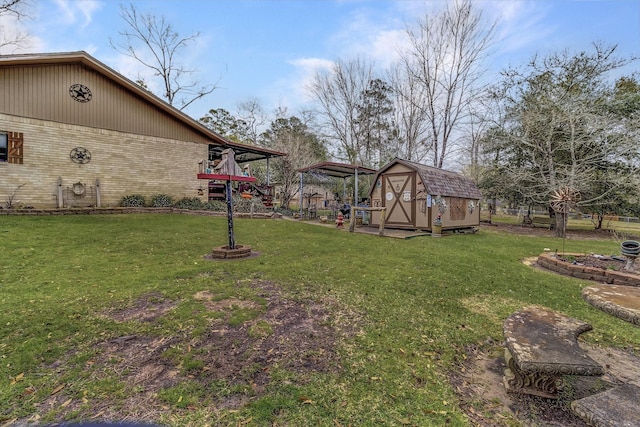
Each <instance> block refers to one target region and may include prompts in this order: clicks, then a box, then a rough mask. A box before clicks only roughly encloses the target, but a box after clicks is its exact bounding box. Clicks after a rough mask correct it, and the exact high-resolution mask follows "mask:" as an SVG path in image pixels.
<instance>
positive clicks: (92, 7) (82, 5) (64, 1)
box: [55, 0, 102, 28]
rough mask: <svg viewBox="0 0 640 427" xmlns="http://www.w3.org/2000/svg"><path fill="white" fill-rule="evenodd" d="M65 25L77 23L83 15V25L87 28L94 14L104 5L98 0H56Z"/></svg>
mask: <svg viewBox="0 0 640 427" xmlns="http://www.w3.org/2000/svg"><path fill="white" fill-rule="evenodd" d="M55 3H56V5H57V6H58V9H59V11H60V12H61V17H62V18H63V20H64V21H63V22H64V24H65V25H71V24H75V23H76V22H77V21H80V19H79V18H78V15H80V16H81V17H82V24H81V27H82V28H85V27H86V26H87V25H89V24H90V23H91V21H92V20H93V14H94V13H96V12H97V11H98V10H100V8H101V7H102V3H100V2H99V1H96V0H55ZM59 16H60V15H59Z"/></svg>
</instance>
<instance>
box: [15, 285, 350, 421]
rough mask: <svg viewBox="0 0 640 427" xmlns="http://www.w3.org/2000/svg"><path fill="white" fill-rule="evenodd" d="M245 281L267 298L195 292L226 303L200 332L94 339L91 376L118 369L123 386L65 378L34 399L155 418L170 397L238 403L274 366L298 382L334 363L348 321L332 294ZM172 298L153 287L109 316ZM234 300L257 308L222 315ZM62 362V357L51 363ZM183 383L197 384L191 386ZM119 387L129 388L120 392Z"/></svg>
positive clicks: (213, 305) (214, 307) (177, 402)
mask: <svg viewBox="0 0 640 427" xmlns="http://www.w3.org/2000/svg"><path fill="white" fill-rule="evenodd" d="M249 286H251V287H253V288H254V289H255V290H256V292H257V294H258V296H259V297H260V298H262V300H263V301H264V303H258V302H255V301H251V300H240V299H237V298H229V299H219V296H216V295H215V294H213V293H211V292H209V291H201V292H198V293H196V294H195V295H193V297H194V299H196V300H197V301H200V302H201V303H202V304H203V305H204V306H205V307H206V309H207V311H209V312H216V313H220V312H222V313H223V316H221V317H220V316H212V317H211V319H210V328H209V329H208V330H207V331H205V332H204V333H202V334H198V335H192V334H191V333H190V332H188V331H186V330H185V331H176V332H175V334H173V335H172V336H165V337H153V336H147V335H143V334H139V335H128V336H121V337H118V338H115V339H110V340H108V341H103V342H100V343H97V344H96V349H97V352H96V356H95V357H94V358H93V359H92V360H89V361H88V362H86V366H85V368H86V369H87V370H88V371H90V380H91V381H92V382H103V383H105V384H106V383H112V382H113V381H114V379H116V380H117V381H118V382H119V383H120V384H121V385H122V386H123V387H124V390H122V391H121V392H119V391H118V387H120V386H118V387H116V388H115V389H113V390H111V391H105V395H103V396H86V395H85V396H84V397H83V398H82V399H78V398H72V396H73V394H72V393H70V392H68V389H69V387H62V388H61V389H60V390H58V391H56V393H55V394H54V395H52V396H50V397H49V398H47V399H46V401H43V402H41V403H40V404H38V405H37V406H38V407H39V408H40V410H41V411H42V412H40V414H42V413H46V412H47V411H48V410H49V409H50V408H53V407H56V408H60V409H58V411H57V414H56V416H57V418H58V420H60V421H62V420H64V419H65V417H66V416H67V415H68V414H70V413H74V414H75V415H74V416H75V417H79V418H80V419H85V420H95V421H109V420H120V421H126V420H136V422H154V421H157V420H158V419H160V418H161V417H162V415H163V414H164V415H166V414H167V413H169V411H171V409H170V408H171V407H172V406H177V407H179V408H187V409H199V410H201V409H205V410H207V409H208V410H210V411H211V412H212V413H213V412H215V411H218V410H220V409H236V408H239V407H241V406H243V405H245V404H246V403H248V402H249V401H250V400H251V399H255V398H257V397H260V396H262V395H263V394H265V393H266V392H267V389H268V387H269V385H270V384H271V382H272V375H278V376H279V379H278V381H283V380H282V376H285V377H286V378H287V379H286V381H288V382H290V383H291V384H304V383H305V382H306V380H307V378H308V376H309V375H312V374H313V373H317V372H337V371H339V370H340V369H341V367H340V363H339V357H338V355H337V353H336V346H337V340H338V338H339V336H341V335H343V334H345V333H349V332H348V328H349V326H348V325H340V322H339V321H336V318H337V317H336V316H335V315H334V314H336V313H334V311H336V310H332V307H331V306H332V303H331V302H329V301H323V302H320V301H311V300H305V301H298V300H293V299H289V298H287V297H286V296H285V294H284V293H283V292H282V291H281V290H280V289H279V288H278V286H277V285H275V284H274V283H271V282H265V281H255V282H253V283H251V284H250V285H249ZM177 304H178V302H175V301H170V300H168V299H166V298H164V297H163V296H162V295H160V294H156V293H151V294H147V295H144V296H142V297H141V298H139V299H138V300H137V301H135V303H134V304H133V305H132V306H131V307H127V308H125V309H122V310H115V311H111V312H109V313H107V316H109V317H111V318H113V319H115V320H117V321H131V320H135V321H140V322H156V321H158V320H159V319H160V317H161V316H162V315H163V314H166V313H167V312H168V311H169V310H171V309H172V308H174V307H176V306H177ZM234 310H253V311H255V312H257V313H259V314H258V316H257V317H255V316H254V317H252V318H251V320H248V321H245V322H241V323H240V324H235V325H234V324H233V322H231V321H230V317H231V316H230V315H229V313H231V312H233V311H234ZM330 310H332V311H330ZM338 317H339V315H338ZM67 363H68V362H66V361H64V360H61V361H60V363H59V364H58V366H65V365H66V364H67ZM189 384H191V386H189ZM185 387H187V388H188V387H192V388H193V389H195V390H197V391H196V392H195V393H196V394H197V396H196V397H195V398H194V397H193V393H191V394H190V392H189V391H185ZM172 388H174V389H175V390H177V391H176V392H175V393H176V396H175V399H174V398H172V397H171V396H169V397H167V393H171V391H170V390H171V389H172ZM168 390H169V391H168ZM111 393H112V394H113V395H114V396H110V395H109V394H111ZM118 393H126V396H127V397H126V398H124V399H123V398H118V397H116V396H117V394H118ZM183 395H184V400H182V399H183ZM172 399H173V400H172ZM189 399H192V400H189ZM203 406H204V408H203ZM27 421H28V420H27Z"/></svg>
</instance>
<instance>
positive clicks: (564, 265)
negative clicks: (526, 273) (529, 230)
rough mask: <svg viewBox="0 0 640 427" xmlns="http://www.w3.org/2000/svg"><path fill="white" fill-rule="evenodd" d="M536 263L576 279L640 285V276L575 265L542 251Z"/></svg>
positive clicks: (622, 284)
mask: <svg viewBox="0 0 640 427" xmlns="http://www.w3.org/2000/svg"><path fill="white" fill-rule="evenodd" d="M565 255H568V256H585V254H565ZM537 264H538V265H539V266H540V267H543V268H546V269H547V270H551V271H555V272H556V273H560V274H563V275H565V276H571V277H576V278H578V279H584V280H593V281H595V282H600V283H609V284H613V285H621V286H635V287H640V277H638V276H637V275H634V274H628V273H624V272H621V271H615V270H602V269H600V268H594V267H588V266H586V265H575V264H571V263H570V262H566V261H562V260H559V259H557V258H556V257H555V255H554V254H550V253H544V254H541V255H540V256H538V261H537Z"/></svg>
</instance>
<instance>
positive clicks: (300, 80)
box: [277, 58, 334, 108]
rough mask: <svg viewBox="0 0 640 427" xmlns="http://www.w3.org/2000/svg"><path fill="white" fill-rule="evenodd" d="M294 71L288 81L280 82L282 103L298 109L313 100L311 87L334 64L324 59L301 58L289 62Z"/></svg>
mask: <svg viewBox="0 0 640 427" xmlns="http://www.w3.org/2000/svg"><path fill="white" fill-rule="evenodd" d="M289 64H291V65H293V67H294V70H293V73H292V74H291V75H289V76H288V77H287V78H286V79H281V80H279V81H278V83H277V86H278V88H279V91H280V94H279V97H280V103H281V104H282V105H285V106H290V107H293V108H295V107H297V106H298V104H303V103H306V102H309V101H310V100H311V93H310V92H309V85H310V84H311V83H312V82H313V79H314V77H315V75H316V73H318V72H319V71H329V70H331V68H332V67H333V65H334V62H333V61H331V60H328V59H323V58H300V59H295V60H292V61H289Z"/></svg>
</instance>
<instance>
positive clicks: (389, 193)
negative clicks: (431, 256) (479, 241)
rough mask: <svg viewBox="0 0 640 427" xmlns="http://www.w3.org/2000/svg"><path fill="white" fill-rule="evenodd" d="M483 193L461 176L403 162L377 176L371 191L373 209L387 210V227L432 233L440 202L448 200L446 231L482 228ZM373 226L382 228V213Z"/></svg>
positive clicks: (395, 161) (395, 162)
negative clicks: (481, 202)
mask: <svg viewBox="0 0 640 427" xmlns="http://www.w3.org/2000/svg"><path fill="white" fill-rule="evenodd" d="M480 198H481V194H480V190H479V189H478V187H477V185H476V184H475V183H474V182H473V181H472V180H470V179H469V178H467V177H465V176H463V175H460V174H459V173H455V172H451V171H447V170H443V169H438V168H434V167H430V166H426V165H422V164H419V163H414V162H410V161H408V160H403V159H399V158H395V159H393V160H392V161H391V162H389V163H388V164H386V165H385V166H383V167H382V168H380V169H379V170H378V172H377V173H376V175H375V177H374V180H373V185H372V187H371V189H370V190H369V200H371V206H372V207H385V208H386V214H385V218H386V219H385V227H388V228H403V229H421V230H431V228H432V225H433V222H434V221H435V220H436V218H437V217H438V207H439V206H438V205H437V204H436V200H444V205H445V206H446V208H445V209H444V212H443V213H442V215H441V221H442V229H443V230H447V229H449V230H451V229H460V228H470V227H475V226H478V225H479V224H480V207H479V204H480ZM371 225H372V226H378V225H380V212H376V211H374V212H372V213H371Z"/></svg>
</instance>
